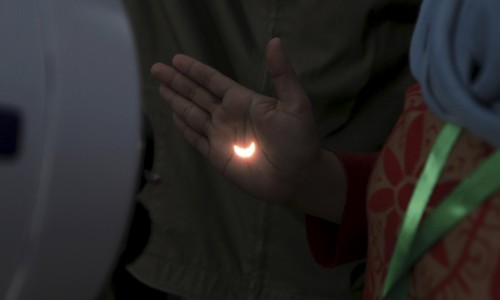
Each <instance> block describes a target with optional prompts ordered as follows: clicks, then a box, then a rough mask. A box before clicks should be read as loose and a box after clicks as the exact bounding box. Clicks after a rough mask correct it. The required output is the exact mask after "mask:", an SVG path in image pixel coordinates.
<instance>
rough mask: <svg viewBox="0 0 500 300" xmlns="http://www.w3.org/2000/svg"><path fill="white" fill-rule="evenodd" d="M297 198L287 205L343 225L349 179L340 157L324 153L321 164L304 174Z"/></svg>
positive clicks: (316, 164) (321, 155)
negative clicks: (341, 222)
mask: <svg viewBox="0 0 500 300" xmlns="http://www.w3.org/2000/svg"><path fill="white" fill-rule="evenodd" d="M294 195H295V197H294V198H293V199H292V200H291V201H290V202H289V203H288V206H289V207H291V208H292V209H296V210H299V211H301V212H304V213H306V214H308V215H312V216H315V217H318V218H322V219H325V220H328V221H331V222H334V223H340V220H341V218H342V214H343V211H344V206H345V203H346V195H347V177H346V173H345V171H344V166H343V165H342V162H341V161H340V160H339V159H338V157H337V156H336V155H335V154H333V153H332V152H330V151H328V150H321V154H320V156H319V159H318V161H317V162H316V163H315V164H314V165H313V166H312V167H311V169H310V170H309V171H308V172H306V173H305V174H304V177H303V180H302V182H301V183H300V184H298V185H297V188H296V192H295V193H294Z"/></svg>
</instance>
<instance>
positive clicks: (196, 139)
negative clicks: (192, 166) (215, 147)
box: [172, 113, 210, 157]
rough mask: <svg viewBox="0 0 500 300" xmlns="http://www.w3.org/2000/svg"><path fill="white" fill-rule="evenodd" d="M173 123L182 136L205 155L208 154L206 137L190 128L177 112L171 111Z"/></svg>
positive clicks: (208, 148) (208, 147)
mask: <svg viewBox="0 0 500 300" xmlns="http://www.w3.org/2000/svg"><path fill="white" fill-rule="evenodd" d="M172 118H173V120H174V124H175V126H176V127H177V129H179V131H180V132H181V134H182V136H183V137H184V138H185V139H186V140H187V141H188V142H189V143H190V144H191V145H193V146H194V147H195V148H196V149H197V150H198V151H200V153H201V154H203V155H205V156H206V157H208V156H209V154H210V143H209V142H208V140H207V138H206V137H204V136H202V135H200V134H199V133H197V132H196V131H194V130H192V129H191V128H190V127H189V126H188V125H187V124H186V123H185V122H184V121H183V120H182V119H181V118H180V117H179V116H178V115H177V114H175V113H173V114H172Z"/></svg>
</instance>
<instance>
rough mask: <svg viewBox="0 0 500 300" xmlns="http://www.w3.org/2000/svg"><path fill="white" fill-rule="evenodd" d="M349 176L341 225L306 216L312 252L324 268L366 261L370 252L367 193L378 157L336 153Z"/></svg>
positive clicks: (376, 155) (374, 155)
mask: <svg viewBox="0 0 500 300" xmlns="http://www.w3.org/2000/svg"><path fill="white" fill-rule="evenodd" d="M334 153H335V155H337V157H338V158H339V159H340V161H341V162H342V165H343V166H344V168H345V172H346V175H347V199H346V204H345V207H344V212H343V215H342V221H341V223H340V224H335V223H331V222H329V221H326V220H323V219H320V218H316V217H313V216H309V215H307V216H306V232H307V240H308V243H309V248H310V249H311V252H312V255H313V256H314V258H315V260H316V262H317V263H318V264H320V265H322V266H324V267H333V266H336V265H340V264H343V263H348V262H351V261H356V260H360V259H364V258H365V257H366V248H367V233H368V228H367V218H366V205H365V204H366V192H367V188H368V181H369V178H370V174H371V171H372V168H373V165H374V163H375V161H376V159H377V157H378V153H377V154H354V153H347V152H334Z"/></svg>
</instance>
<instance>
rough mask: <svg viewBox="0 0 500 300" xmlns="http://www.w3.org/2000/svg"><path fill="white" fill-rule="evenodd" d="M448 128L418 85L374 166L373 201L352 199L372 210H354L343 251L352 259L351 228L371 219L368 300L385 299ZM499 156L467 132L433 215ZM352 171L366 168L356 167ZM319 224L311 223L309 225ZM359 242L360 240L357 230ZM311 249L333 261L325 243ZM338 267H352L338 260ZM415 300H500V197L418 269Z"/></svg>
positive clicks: (340, 238)
mask: <svg viewBox="0 0 500 300" xmlns="http://www.w3.org/2000/svg"><path fill="white" fill-rule="evenodd" d="M442 125H443V122H442V121H440V120H439V119H438V118H437V117H436V116H434V115H433V114H432V113H430V112H429V111H428V109H427V106H426V105H425V103H424V101H423V99H422V95H421V93H420V89H419V87H418V85H416V86H413V87H412V88H410V89H409V90H408V91H407V95H406V103H405V108H404V111H403V113H402V115H401V118H400V119H399V121H398V122H397V124H396V126H395V128H394V130H393V132H392V134H391V135H390V136H389V138H388V140H387V142H386V144H385V146H384V148H383V149H382V151H381V153H380V155H379V158H378V160H377V162H376V163H375V165H373V170H372V172H371V176H370V179H369V182H368V185H367V193H366V194H367V198H365V199H363V198H359V197H358V196H356V195H351V194H349V195H348V203H350V202H356V203H362V205H366V210H365V211H363V210H361V209H358V210H357V212H353V211H352V210H349V207H353V208H356V207H358V208H359V207H360V206H361V205H360V204H357V205H352V204H348V205H346V209H345V212H344V217H343V220H342V224H341V225H340V228H339V229H338V232H339V234H338V235H337V240H336V242H337V245H336V249H340V248H342V249H344V250H343V252H349V251H348V250H345V249H350V248H351V247H352V246H351V243H352V238H351V239H349V238H346V237H348V236H349V235H350V232H351V231H352V230H351V229H350V228H349V226H346V225H348V224H349V223H352V219H353V218H354V219H360V218H363V217H365V216H366V218H367V221H368V222H367V232H368V234H367V236H365V237H364V238H365V239H366V241H367V245H368V248H367V276H366V282H365V297H364V298H365V299H380V293H381V290H382V284H383V280H384V278H385V275H386V273H387V266H388V264H389V261H390V258H391V256H392V252H393V250H394V246H395V243H396V238H397V234H398V230H399V227H400V225H401V222H402V217H403V214H404V212H405V210H406V207H407V206H408V202H409V199H410V197H411V194H412V192H413V188H414V186H415V183H416V181H417V179H418V177H419V175H420V173H421V171H422V168H423V165H424V163H425V161H426V159H427V155H428V153H429V151H430V150H431V147H432V144H433V142H434V139H435V138H436V136H437V134H438V133H439V131H440V129H441V127H442ZM493 150H494V148H493V147H491V146H490V145H489V144H487V143H485V142H483V141H481V140H479V139H477V138H475V137H474V136H472V135H471V134H469V133H468V132H464V133H463V134H462V135H461V136H460V138H459V140H458V142H457V144H456V145H455V147H454V148H453V150H452V152H451V154H450V158H449V160H448V162H447V164H446V166H445V169H444V171H443V174H442V175H441V177H440V179H439V182H438V184H437V187H436V189H435V191H434V193H433V194H432V196H431V200H430V203H429V206H428V207H427V209H426V215H428V213H430V212H432V209H433V208H434V207H435V206H436V205H437V204H438V203H439V202H440V201H441V200H442V199H443V198H444V197H445V196H446V195H447V194H448V193H449V192H450V191H451V190H452V189H453V188H454V187H455V186H456V185H457V184H458V183H459V182H460V180H461V179H462V178H463V177H465V176H466V175H467V174H469V173H470V172H472V171H473V170H474V169H475V168H476V167H477V165H478V164H479V163H480V162H481V161H482V160H483V159H484V158H486V157H487V156H488V155H489V154H490V153H491V152H492V151H493ZM341 160H342V159H341ZM342 161H343V163H344V166H345V168H346V170H349V169H352V167H351V164H350V162H349V160H342ZM352 166H354V168H355V169H356V168H358V167H356V164H352ZM353 174H356V172H354V171H351V172H348V181H349V182H351V181H352V182H356V181H358V180H359V179H358V178H356V176H355V175H353ZM358 174H359V173H358ZM499 176H500V171H499ZM361 181H362V179H361ZM366 199H367V200H366ZM356 213H357V217H356V216H355V215H356ZM365 213H366V214H365ZM426 215H425V216H426ZM425 216H424V219H425ZM314 222H315V221H314V220H312V219H309V220H308V223H314ZM313 231H314V226H313V225H311V224H309V225H308V232H309V233H310V234H313ZM353 235H355V236H359V230H358V229H357V228H354V232H353ZM351 236H352V235H351ZM358 244H359V242H358ZM310 245H311V249H312V251H313V253H315V256H316V257H317V256H320V255H322V254H321V253H323V255H326V254H324V252H321V251H320V252H318V249H319V247H318V245H320V243H318V242H317V241H313V242H312V243H310ZM356 247H357V245H355V246H354V248H356ZM329 255H330V256H335V255H336V253H331V252H330V253H329ZM337 255H338V254H337ZM318 261H319V262H321V260H318ZM323 261H324V259H323ZM336 261H338V262H342V261H344V260H343V259H342V258H338V257H337V258H336ZM410 299H453V300H458V299H500V192H497V193H496V194H495V195H493V196H492V197H491V198H490V199H489V200H488V201H486V202H485V203H484V204H483V205H482V206H481V207H479V208H478V209H477V210H476V211H474V212H473V213H472V214H471V215H470V216H469V217H468V218H466V219H465V220H464V221H462V222H461V223H460V224H459V225H458V226H457V227H456V228H454V229H453V230H452V231H451V232H450V233H448V234H447V235H446V236H445V237H444V238H443V239H442V240H441V241H440V242H438V243H437V244H436V245H434V246H433V248H432V249H431V250H430V251H429V252H428V253H427V254H426V255H425V256H424V257H423V258H422V259H421V260H420V261H419V262H418V263H417V264H416V266H415V268H414V269H413V271H412V284H411V289H410Z"/></svg>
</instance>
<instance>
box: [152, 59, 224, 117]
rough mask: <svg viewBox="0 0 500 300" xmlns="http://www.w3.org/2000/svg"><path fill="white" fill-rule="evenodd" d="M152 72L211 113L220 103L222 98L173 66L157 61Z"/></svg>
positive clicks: (171, 87)
mask: <svg viewBox="0 0 500 300" xmlns="http://www.w3.org/2000/svg"><path fill="white" fill-rule="evenodd" d="M151 74H152V76H153V77H154V78H155V79H157V80H159V81H160V82H162V83H164V84H165V85H167V86H169V87H170V89H172V90H173V91H175V92H176V93H177V94H180V95H182V96H183V97H184V98H186V99H189V100H191V101H192V102H194V103H196V104H197V105H198V106H200V107H201V108H202V109H204V110H205V111H207V112H209V113H212V112H213V110H214V108H215V106H216V104H218V103H220V99H217V98H216V97H214V95H213V94H211V93H210V92H209V91H207V90H206V89H204V88H202V87H201V86H200V85H199V84H197V83H196V82H194V81H192V80H191V79H189V78H187V77H186V76H184V75H183V74H181V73H179V72H178V71H177V70H175V69H174V68H172V67H171V66H168V65H165V64H162V63H156V64H154V65H153V66H152V67H151Z"/></svg>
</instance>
